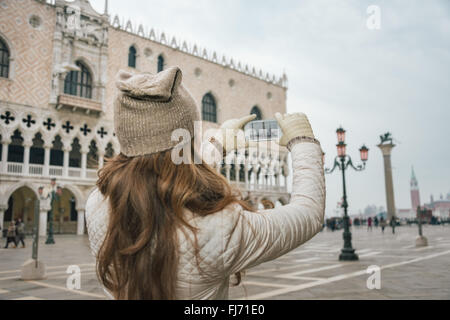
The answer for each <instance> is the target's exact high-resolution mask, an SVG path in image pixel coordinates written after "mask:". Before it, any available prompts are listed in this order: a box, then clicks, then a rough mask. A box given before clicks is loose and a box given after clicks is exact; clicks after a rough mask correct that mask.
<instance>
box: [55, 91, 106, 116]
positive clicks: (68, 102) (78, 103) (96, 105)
mask: <svg viewBox="0 0 450 320" xmlns="http://www.w3.org/2000/svg"><path fill="white" fill-rule="evenodd" d="M62 107H68V108H71V109H72V111H75V110H77V109H81V110H83V111H85V112H86V113H90V112H95V113H100V112H102V111H103V110H102V104H101V102H98V101H95V100H92V99H86V98H81V97H78V96H72V95H69V94H60V95H59V96H58V109H59V108H62Z"/></svg>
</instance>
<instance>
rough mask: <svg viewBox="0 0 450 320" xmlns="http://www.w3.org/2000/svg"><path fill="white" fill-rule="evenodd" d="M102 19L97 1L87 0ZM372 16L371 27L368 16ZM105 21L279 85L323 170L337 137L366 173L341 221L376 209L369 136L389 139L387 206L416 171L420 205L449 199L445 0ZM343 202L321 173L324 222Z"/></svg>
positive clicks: (146, 10)
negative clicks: (191, 47)
mask: <svg viewBox="0 0 450 320" xmlns="http://www.w3.org/2000/svg"><path fill="white" fill-rule="evenodd" d="M91 3H92V5H93V7H94V8H95V9H97V10H99V11H103V5H104V0H91ZM370 5H377V6H379V8H380V10H381V11H380V13H381V15H380V18H381V20H380V26H381V29H379V30H369V29H368V28H367V26H366V21H367V19H368V17H369V16H370V14H368V13H367V11H366V10H367V8H368V6H370ZM109 11H110V14H111V15H112V16H114V15H115V14H119V16H120V17H121V18H125V19H128V18H130V19H131V20H132V21H133V23H142V24H143V25H144V26H147V27H153V28H155V29H156V30H159V31H165V32H166V33H168V34H169V35H175V36H176V37H177V39H182V40H186V41H187V42H190V43H194V42H195V43H197V45H199V46H201V47H206V48H208V49H209V50H214V51H217V52H218V53H219V54H225V55H226V56H227V57H233V58H234V60H235V61H236V60H238V61H242V62H243V63H244V64H245V63H249V64H251V65H254V66H255V67H257V68H258V69H259V68H261V69H263V71H265V72H270V73H275V74H277V75H281V74H282V72H283V70H285V71H286V74H287V76H288V79H289V85H288V86H289V89H288V99H287V110H288V112H299V111H301V112H305V113H306V114H307V115H308V116H309V118H310V121H311V124H312V127H313V129H314V131H315V134H316V136H317V137H318V138H319V139H320V141H321V143H322V146H323V149H324V151H325V152H326V163H327V165H328V166H331V165H332V162H333V158H334V156H335V155H336V147H335V144H336V134H335V131H336V128H337V127H338V126H339V125H342V126H343V127H344V128H345V129H346V130H347V139H346V140H347V144H348V146H347V150H348V153H349V154H350V155H351V156H352V157H353V159H354V160H359V153H358V149H359V147H360V146H361V145H362V144H363V143H365V144H366V145H367V146H368V147H369V149H370V151H369V161H368V163H367V169H366V170H365V171H363V172H358V173H356V172H352V171H349V172H348V175H347V190H348V200H349V205H350V208H349V210H350V213H356V212H358V211H359V209H364V207H365V206H366V205H368V204H376V205H378V206H380V205H383V206H386V204H385V203H386V200H385V189H384V173H383V162H382V161H383V159H382V155H381V151H380V150H379V149H378V148H377V147H376V144H378V142H379V135H380V134H382V133H384V132H386V131H390V132H392V133H393V137H394V139H395V143H396V144H397V146H396V147H395V148H394V149H393V153H392V166H393V178H394V192H395V201H396V206H397V208H410V207H411V201H410V193H409V180H410V175H411V166H414V169H415V172H416V176H417V178H418V181H419V186H420V192H421V201H422V202H428V201H429V198H430V194H433V195H434V197H435V199H436V198H439V195H440V194H441V193H443V194H444V197H445V196H446V194H447V192H450V143H449V138H450V105H449V100H450V83H449V75H450V1H447V0H442V1H438V0H429V1H421V0H402V1H401V0H385V1H381V0H372V1H361V0H349V1H332V0H327V1H325V0H308V1H300V0H295V1H294V0H292V1H287V0H276V1H275V0H273V1H256V0H241V1H237V0H227V1H223V0H222V1H219V0H195V1H187V0H166V1H153V0H146V1H144V0H127V1H119V0H110V1H109ZM341 196H342V186H341V174H340V172H337V171H335V172H334V173H333V174H332V175H327V214H333V210H334V209H335V207H336V203H337V201H338V200H339V199H340V198H341Z"/></svg>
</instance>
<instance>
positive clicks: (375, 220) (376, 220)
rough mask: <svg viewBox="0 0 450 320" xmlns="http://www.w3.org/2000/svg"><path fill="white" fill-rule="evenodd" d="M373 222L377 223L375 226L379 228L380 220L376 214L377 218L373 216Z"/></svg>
mask: <svg viewBox="0 0 450 320" xmlns="http://www.w3.org/2000/svg"><path fill="white" fill-rule="evenodd" d="M373 224H374V225H375V228H378V224H379V221H378V217H377V216H375V218H373Z"/></svg>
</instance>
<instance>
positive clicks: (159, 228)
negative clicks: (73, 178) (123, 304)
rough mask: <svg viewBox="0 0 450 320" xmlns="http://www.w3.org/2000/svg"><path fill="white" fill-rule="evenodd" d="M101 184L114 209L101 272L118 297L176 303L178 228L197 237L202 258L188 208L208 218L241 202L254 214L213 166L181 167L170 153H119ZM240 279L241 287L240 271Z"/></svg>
mask: <svg viewBox="0 0 450 320" xmlns="http://www.w3.org/2000/svg"><path fill="white" fill-rule="evenodd" d="M191 151H192V155H193V153H194V148H191ZM192 155H191V156H192ZM97 186H98V188H99V190H100V192H101V193H102V194H103V195H104V196H105V198H107V199H109V200H108V201H109V205H110V212H109V225H108V229H107V232H106V236H105V240H104V242H103V244H102V246H101V248H100V250H99V253H98V257H97V258H98V259H97V273H98V276H99V279H100V281H101V283H102V284H103V285H104V286H105V288H106V289H108V290H109V291H110V292H111V293H113V295H114V297H115V298H116V299H176V293H175V291H176V289H175V287H176V280H177V278H176V275H177V269H178V239H177V235H176V230H177V228H178V227H180V226H185V227H187V228H188V229H189V230H191V231H192V232H193V233H194V238H195V243H194V248H195V252H196V256H197V258H198V254H199V249H198V246H197V238H196V237H195V233H196V229H195V228H194V227H193V226H191V225H189V223H188V222H187V221H186V220H185V218H184V214H183V212H184V209H185V208H187V209H189V210H190V211H192V212H193V213H194V214H197V215H201V216H205V215H209V214H212V213H214V212H217V211H220V210H222V209H224V208H225V207H226V206H228V205H229V204H231V203H239V204H240V205H242V206H243V207H244V209H246V210H250V211H253V209H252V208H251V207H250V205H249V204H247V203H246V202H245V201H243V200H241V197H240V196H239V194H237V193H236V192H235V191H234V190H233V189H232V188H231V186H230V185H229V183H228V181H227V180H226V179H225V178H224V177H223V176H222V175H221V174H219V173H217V172H216V171H215V170H214V169H213V168H212V167H210V166H209V165H208V164H206V163H204V162H202V163H201V164H193V163H190V164H178V165H176V164H174V163H173V162H172V159H171V151H170V150H168V151H163V152H159V153H156V154H151V155H144V156H138V157H126V156H125V155H123V154H119V155H117V156H115V157H114V158H112V159H110V160H107V161H106V163H105V166H104V167H103V169H101V170H100V171H99V180H98V181H97ZM197 261H198V259H197ZM236 276H237V283H236V284H239V282H240V273H238V274H236Z"/></svg>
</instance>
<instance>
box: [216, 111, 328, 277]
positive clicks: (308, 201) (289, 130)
mask: <svg viewBox="0 0 450 320" xmlns="http://www.w3.org/2000/svg"><path fill="white" fill-rule="evenodd" d="M277 120H278V122H279V124H280V127H281V129H282V130H283V139H282V140H281V141H280V144H287V147H288V149H290V151H291V153H292V162H293V163H292V167H293V185H292V196H291V202H290V203H289V204H288V205H285V206H282V207H278V208H274V209H270V210H263V211H260V212H257V213H255V212H249V211H245V210H243V209H242V208H241V207H239V208H241V209H240V210H239V212H238V213H236V216H235V222H234V224H235V226H234V228H233V232H232V233H231V234H229V235H224V237H225V238H226V239H227V241H225V245H224V264H225V272H226V273H227V274H233V273H235V272H238V271H242V270H244V269H247V268H251V267H254V266H256V265H258V264H260V263H263V262H266V261H269V260H273V259H276V258H278V257H280V256H281V255H283V254H285V253H287V252H289V251H291V250H293V249H295V248H297V247H298V246H299V245H301V244H302V243H305V242H306V241H308V240H309V239H311V238H312V237H313V236H314V235H316V234H317V233H318V232H319V231H320V230H321V228H322V225H323V219H324V211H325V179H324V171H323V163H322V149H321V147H320V145H319V143H318V142H317V141H316V140H315V139H314V135H313V133H312V130H311V128H310V126H309V122H308V120H307V118H306V116H304V115H303V114H301V115H298V114H294V115H288V116H285V117H283V118H281V119H280V118H279V116H278V117H277Z"/></svg>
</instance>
